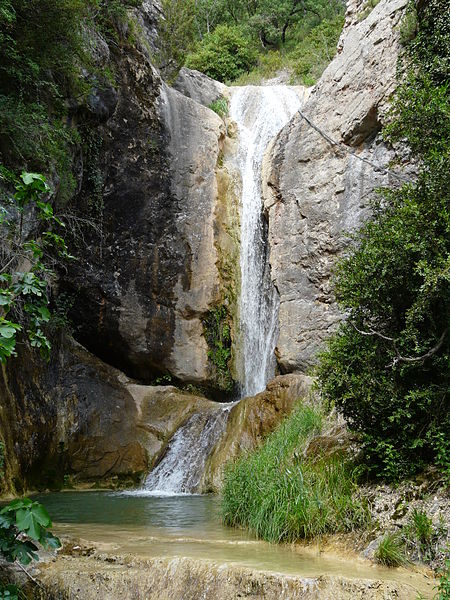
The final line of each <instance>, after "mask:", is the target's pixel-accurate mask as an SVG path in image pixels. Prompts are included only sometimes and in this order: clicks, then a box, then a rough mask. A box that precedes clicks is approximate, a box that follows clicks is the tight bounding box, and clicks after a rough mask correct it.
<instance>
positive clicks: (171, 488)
mask: <svg viewBox="0 0 450 600" xmlns="http://www.w3.org/2000/svg"><path fill="white" fill-rule="evenodd" d="M234 404H235V402H229V403H227V404H219V403H218V404H217V408H213V409H210V410H208V411H205V412H198V413H195V414H194V415H193V416H192V417H190V418H189V419H188V421H187V422H186V423H185V424H184V425H183V426H182V427H180V429H178V431H177V432H176V433H175V435H174V436H173V438H172V439H171V440H170V442H169V446H168V448H167V452H166V453H165V455H164V456H163V458H162V460H161V462H160V463H159V464H158V465H157V466H156V467H155V468H154V469H153V471H151V472H150V473H149V475H148V476H147V479H146V480H145V484H144V489H145V490H146V491H147V492H152V493H154V494H155V495H158V494H167V495H175V494H195V493H196V492H198V491H199V484H200V482H201V478H202V476H203V473H204V471H205V465H206V460H207V459H208V457H209V455H210V454H211V452H212V451H213V449H214V446H215V445H216V444H217V442H219V440H220V439H221V437H222V435H223V433H224V432H225V429H226V426H227V422H228V416H229V414H230V410H231V408H232V407H233V406H234Z"/></svg>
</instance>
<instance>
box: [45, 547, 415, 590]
mask: <svg viewBox="0 0 450 600" xmlns="http://www.w3.org/2000/svg"><path fill="white" fill-rule="evenodd" d="M39 579H40V581H41V582H42V583H43V585H44V589H45V591H46V594H45V595H44V598H46V600H56V599H60V598H64V600H75V599H77V600H78V599H80V600H81V598H83V599H85V598H89V599H92V600H94V599H97V598H98V599H99V600H100V599H101V600H116V599H117V600H119V599H120V600H135V599H136V598H145V599H146V600H181V599H182V600H204V599H205V598H208V599H209V598H215V599H217V600H232V599H233V600H234V599H235V598H258V599H261V600H281V599H283V600H319V599H320V600H358V599H360V600H392V599H393V598H395V599H396V600H411V598H414V597H415V596H416V595H417V592H416V590H415V589H414V588H413V587H411V586H410V585H408V584H403V583H397V582H392V581H381V580H375V579H373V580H370V579H346V578H344V577H339V576H337V575H336V576H331V575H323V576H320V577H302V576H301V575H285V574H282V573H273V572H268V571H260V570H255V569H249V568H244V567H241V566H239V565H233V564H226V563H223V564H220V563H216V562H212V561H204V560H196V559H192V558H154V559H151V560H139V559H136V558H126V557H124V558H120V557H116V558H111V557H108V558H107V559H106V560H105V559H103V560H102V559H101V558H100V559H99V558H94V557H92V558H90V557H86V558H69V557H64V558H59V559H58V561H57V562H56V563H53V564H49V565H48V566H47V568H45V569H42V572H41V574H40V577H39Z"/></svg>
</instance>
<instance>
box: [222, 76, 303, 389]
mask: <svg viewBox="0 0 450 600" xmlns="http://www.w3.org/2000/svg"><path fill="white" fill-rule="evenodd" d="M300 106H301V100H300V97H299V95H298V93H297V91H296V90H295V89H294V88H289V87H287V86H281V85H279V86H265V87H254V86H247V87H242V88H234V89H233V90H232V96H231V107H230V116H231V118H232V119H233V120H234V121H235V122H236V123H237V126H238V132H239V144H240V146H239V153H238V156H237V162H238V168H239V171H240V173H241V178H242V197H241V253H240V267H241V295H240V301H239V322H240V339H239V342H238V344H237V365H238V369H239V370H240V384H241V396H242V397H245V396H252V395H254V394H257V393H258V392H261V391H262V390H264V389H265V387H266V383H267V381H268V380H269V379H270V378H271V377H273V375H274V372H275V356H274V350H275V344H276V336H277V314H278V295H277V292H276V290H275V287H274V285H273V283H272V280H271V274H270V264H269V248H268V243H267V224H266V223H265V221H264V219H263V213H262V211H263V202H262V189H261V175H262V162H263V157H264V152H265V151H266V149H267V146H268V144H269V142H270V140H271V139H272V138H273V137H274V136H275V135H277V133H279V132H280V131H281V129H282V128H283V127H284V126H285V125H286V124H287V123H288V122H289V120H290V119H291V118H292V116H293V115H294V114H295V113H296V111H297V110H298V109H299V108H300Z"/></svg>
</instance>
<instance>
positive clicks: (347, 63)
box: [265, 0, 406, 372]
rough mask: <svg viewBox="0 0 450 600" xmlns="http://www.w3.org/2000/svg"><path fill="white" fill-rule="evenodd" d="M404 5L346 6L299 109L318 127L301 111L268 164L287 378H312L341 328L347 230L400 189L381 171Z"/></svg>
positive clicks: (387, 1) (396, 0) (388, 155)
mask: <svg viewBox="0 0 450 600" xmlns="http://www.w3.org/2000/svg"><path fill="white" fill-rule="evenodd" d="M405 6H406V0H381V1H380V2H379V3H378V4H377V5H376V6H375V8H373V10H372V11H371V12H370V13H369V14H368V15H367V16H366V17H365V18H363V17H364V14H366V13H364V10H365V8H366V4H365V3H364V2H360V1H357V0H350V1H349V2H348V3H347V15H346V22H345V26H344V30H343V32H342V35H341V38H340V41H339V45H338V51H337V55H336V57H335V58H334V59H333V61H332V62H331V63H330V65H329V66H328V68H327V69H326V70H325V72H324V73H323V75H322V77H321V79H320V81H319V82H318V84H317V85H316V86H315V87H314V88H313V90H312V93H311V96H310V98H309V100H308V102H307V103H306V104H305V106H304V107H303V110H302V112H303V114H304V115H305V116H306V117H307V118H308V119H309V120H310V122H311V123H312V124H313V125H311V124H310V123H308V121H307V120H306V119H304V118H303V117H302V115H301V114H300V113H298V114H297V115H296V116H295V117H294V119H293V120H292V121H291V122H290V123H289V124H288V125H287V127H285V129H284V130H283V131H282V132H281V133H280V135H279V136H278V138H277V139H276V140H275V142H274V143H273V144H272V147H271V149H270V153H269V155H268V156H267V158H266V180H265V209H266V213H267V216H268V220H269V238H270V240H269V241H270V249H271V265H272V277H273V280H274V283H275V286H276V288H277V289H278V292H279V295H280V310H279V330H280V336H279V339H278V344H277V349H276V353H277V359H278V364H279V367H280V369H281V371H282V372H290V371H306V370H307V369H308V368H309V367H310V366H311V364H313V363H314V359H315V356H316V354H317V351H318V349H319V348H320V347H321V346H322V344H323V341H324V340H325V339H326V338H328V337H329V335H330V333H331V332H332V331H333V330H334V329H335V327H336V325H337V323H338V321H339V320H340V318H341V315H340V313H339V310H338V307H337V306H336V303H335V302H334V299H333V294H332V289H331V285H330V277H331V274H332V270H333V265H334V264H335V261H336V258H337V257H338V255H339V254H340V253H341V252H342V250H343V249H344V248H345V244H346V237H345V233H346V232H348V231H351V230H352V229H355V228H357V227H358V226H359V225H360V224H361V222H362V220H363V219H364V218H366V217H367V216H368V205H369V201H370V198H371V197H373V192H374V190H375V189H376V188H377V187H380V186H383V185H392V184H397V183H398V179H397V178H396V177H395V175H392V174H390V173H389V172H387V171H386V170H385V169H384V168H385V167H388V166H389V162H390V160H391V159H392V158H393V156H394V155H393V152H392V151H391V150H390V149H389V148H387V147H386V145H385V144H384V143H383V141H382V138H381V135H380V130H381V128H382V126H383V123H384V122H385V115H386V110H387V108H388V106H389V100H390V97H391V95H392V93H393V92H394V90H395V87H396V67H397V60H398V56H399V51H400V44H399V37H400V33H399V24H400V20H401V18H402V16H403V10H404V8H405ZM318 129H319V130H320V131H318ZM321 132H322V133H321ZM327 136H329V137H328V138H327ZM329 138H331V140H333V141H334V142H336V143H331V142H330V139H329ZM377 166H379V167H380V168H377Z"/></svg>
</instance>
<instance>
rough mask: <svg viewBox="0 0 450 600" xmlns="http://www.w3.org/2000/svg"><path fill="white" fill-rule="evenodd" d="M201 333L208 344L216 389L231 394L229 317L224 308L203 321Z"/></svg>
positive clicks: (214, 310)
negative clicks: (202, 332)
mask: <svg viewBox="0 0 450 600" xmlns="http://www.w3.org/2000/svg"><path fill="white" fill-rule="evenodd" d="M203 331H204V335H205V339H206V342H207V344H208V348H209V349H208V358H209V361H210V365H211V367H212V369H213V372H214V380H215V384H216V385H217V387H218V388H219V389H220V390H222V391H224V392H228V393H230V392H232V390H233V378H232V376H231V371H230V365H229V362H230V358H231V332H230V317H229V315H228V311H227V308H226V306H223V305H222V306H217V307H216V308H213V309H212V310H210V311H209V312H208V313H207V315H206V316H205V318H204V319H203Z"/></svg>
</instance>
